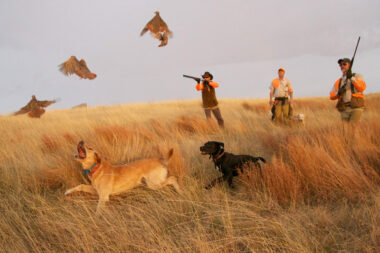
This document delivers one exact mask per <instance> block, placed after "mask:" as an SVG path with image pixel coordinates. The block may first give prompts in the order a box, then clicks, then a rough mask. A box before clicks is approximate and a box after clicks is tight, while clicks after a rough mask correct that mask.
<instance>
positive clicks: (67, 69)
mask: <svg viewBox="0 0 380 253" xmlns="http://www.w3.org/2000/svg"><path fill="white" fill-rule="evenodd" d="M79 68H80V66H79V61H78V59H77V58H76V57H75V56H71V57H70V59H68V60H67V61H65V62H64V63H62V64H61V65H59V70H60V71H61V72H62V73H63V74H65V75H72V74H74V73H75V72H76V71H77V70H78V69H79Z"/></svg>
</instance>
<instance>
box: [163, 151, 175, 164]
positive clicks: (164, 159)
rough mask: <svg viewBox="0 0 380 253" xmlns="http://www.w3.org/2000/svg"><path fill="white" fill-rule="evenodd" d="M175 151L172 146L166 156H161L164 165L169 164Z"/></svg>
mask: <svg viewBox="0 0 380 253" xmlns="http://www.w3.org/2000/svg"><path fill="white" fill-rule="evenodd" d="M173 153H174V149H173V148H171V149H170V150H169V152H168V153H167V154H166V156H164V157H161V159H160V160H161V163H162V164H163V165H165V166H168V163H169V161H170V158H172V156H173Z"/></svg>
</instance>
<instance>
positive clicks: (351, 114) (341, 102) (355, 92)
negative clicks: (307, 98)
mask: <svg viewBox="0 0 380 253" xmlns="http://www.w3.org/2000/svg"><path fill="white" fill-rule="evenodd" d="M359 42H360V37H359V38H358V42H357V43H356V48H355V52H354V55H353V56H352V59H351V60H350V59H348V58H343V59H339V60H338V64H339V67H340V70H341V71H342V73H343V76H342V77H341V78H339V79H338V80H337V81H336V82H335V84H334V86H333V88H332V90H331V92H330V99H331V100H335V99H338V103H337V105H336V108H337V109H338V111H339V112H340V116H341V118H342V120H344V121H347V122H354V123H355V122H358V121H359V120H360V118H361V116H362V113H363V108H364V95H363V91H364V90H365V89H366V87H367V85H366V83H365V81H364V78H363V76H362V75H360V74H355V73H352V65H353V64H354V60H355V55H356V50H357V49H358V46H359Z"/></svg>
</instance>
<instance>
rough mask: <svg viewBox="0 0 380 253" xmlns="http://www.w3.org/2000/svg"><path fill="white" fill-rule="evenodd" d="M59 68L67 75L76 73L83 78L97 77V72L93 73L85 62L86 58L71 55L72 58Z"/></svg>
mask: <svg viewBox="0 0 380 253" xmlns="http://www.w3.org/2000/svg"><path fill="white" fill-rule="evenodd" d="M59 70H60V71H61V72H62V73H63V74H65V75H72V74H76V75H77V76H79V77H80V78H83V79H90V80H92V79H95V78H96V74H94V73H92V72H91V71H90V70H89V69H88V67H87V64H86V62H85V60H83V59H81V60H80V61H78V59H77V58H76V57H75V56H71V57H70V59H68V60H67V61H65V62H64V63H62V64H61V65H59Z"/></svg>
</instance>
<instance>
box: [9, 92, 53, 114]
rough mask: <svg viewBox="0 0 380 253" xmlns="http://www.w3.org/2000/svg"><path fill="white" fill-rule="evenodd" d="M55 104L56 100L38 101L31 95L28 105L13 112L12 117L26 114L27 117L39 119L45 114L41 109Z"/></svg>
mask: <svg viewBox="0 0 380 253" xmlns="http://www.w3.org/2000/svg"><path fill="white" fill-rule="evenodd" d="M55 102H56V100H51V101H49V100H43V101H38V100H37V99H36V97H35V96H34V95H33V96H32V99H31V100H30V101H29V102H28V104H27V105H26V106H24V107H23V108H21V109H20V110H19V111H17V112H15V113H14V115H20V114H25V113H28V115H29V117H32V118H39V117H41V115H42V114H44V113H45V110H44V109H42V108H41V107H48V106H49V105H51V104H54V103H55Z"/></svg>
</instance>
